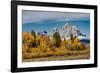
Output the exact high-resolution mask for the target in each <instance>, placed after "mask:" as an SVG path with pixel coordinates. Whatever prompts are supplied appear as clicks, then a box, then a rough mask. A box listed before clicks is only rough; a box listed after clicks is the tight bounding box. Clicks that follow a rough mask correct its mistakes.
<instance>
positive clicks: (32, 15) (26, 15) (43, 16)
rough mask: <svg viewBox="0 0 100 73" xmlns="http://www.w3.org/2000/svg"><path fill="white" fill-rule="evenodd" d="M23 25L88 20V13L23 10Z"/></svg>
mask: <svg viewBox="0 0 100 73" xmlns="http://www.w3.org/2000/svg"><path fill="white" fill-rule="evenodd" d="M22 15H23V23H31V22H41V21H44V20H53V19H54V20H57V21H63V20H66V21H68V20H89V17H90V15H89V13H69V12H46V11H30V10H23V12H22Z"/></svg>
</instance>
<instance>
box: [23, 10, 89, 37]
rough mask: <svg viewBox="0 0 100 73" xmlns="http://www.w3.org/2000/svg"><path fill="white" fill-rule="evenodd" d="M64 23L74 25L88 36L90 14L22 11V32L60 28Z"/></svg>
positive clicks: (48, 30)
mask: <svg viewBox="0 0 100 73" xmlns="http://www.w3.org/2000/svg"><path fill="white" fill-rule="evenodd" d="M66 22H70V23H71V24H73V25H76V26H77V27H78V28H79V29H80V30H81V32H82V33H84V34H86V35H87V36H89V34H90V14H89V13H75V12H73V13H72V12H47V11H33V10H31V11H30V10H23V11H22V23H23V25H22V30H23V31H26V32H27V31H28V32H30V31H31V30H35V31H36V32H40V31H44V30H45V31H47V32H50V31H52V30H53V29H54V28H61V27H63V26H64V24H65V23H66Z"/></svg>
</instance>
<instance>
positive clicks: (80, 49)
mask: <svg viewBox="0 0 100 73" xmlns="http://www.w3.org/2000/svg"><path fill="white" fill-rule="evenodd" d="M89 57H90V47H89V45H85V44H82V43H81V42H80V41H79V39H78V38H76V37H73V36H72V34H71V36H70V39H68V40H66V39H64V40H61V37H60V35H59V33H57V32H55V33H54V34H53V36H52V37H50V36H47V35H41V34H36V33H35V32H34V31H32V32H23V33H22V60H23V62H26V61H47V60H48V61H50V60H67V59H69V60H71V59H88V58H89Z"/></svg>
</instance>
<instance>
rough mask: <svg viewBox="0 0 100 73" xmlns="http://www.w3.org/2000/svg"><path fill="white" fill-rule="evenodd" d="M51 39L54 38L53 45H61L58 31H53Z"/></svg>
mask: <svg viewBox="0 0 100 73" xmlns="http://www.w3.org/2000/svg"><path fill="white" fill-rule="evenodd" d="M53 40H54V45H55V46H56V47H60V46H61V37H60V35H59V33H58V32H55V33H54V34H53Z"/></svg>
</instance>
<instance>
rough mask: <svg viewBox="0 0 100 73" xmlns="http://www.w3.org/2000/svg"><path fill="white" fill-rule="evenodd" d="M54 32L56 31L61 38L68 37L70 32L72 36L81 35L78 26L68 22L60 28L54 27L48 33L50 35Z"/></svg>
mask: <svg viewBox="0 0 100 73" xmlns="http://www.w3.org/2000/svg"><path fill="white" fill-rule="evenodd" d="M55 32H58V33H59V34H60V36H61V38H62V39H68V38H70V36H71V34H73V37H78V36H80V35H83V34H82V33H81V32H80V30H79V28H77V27H76V26H75V25H72V24H69V23H66V24H64V26H63V27H61V28H54V30H53V31H52V32H51V33H50V36H52V35H53V34H54V33H55Z"/></svg>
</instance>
